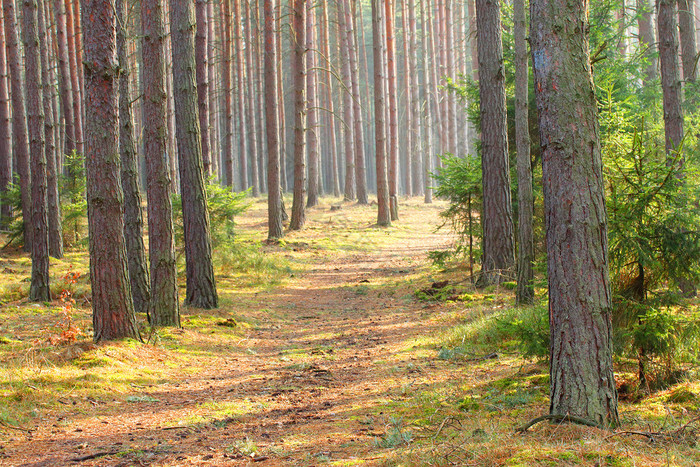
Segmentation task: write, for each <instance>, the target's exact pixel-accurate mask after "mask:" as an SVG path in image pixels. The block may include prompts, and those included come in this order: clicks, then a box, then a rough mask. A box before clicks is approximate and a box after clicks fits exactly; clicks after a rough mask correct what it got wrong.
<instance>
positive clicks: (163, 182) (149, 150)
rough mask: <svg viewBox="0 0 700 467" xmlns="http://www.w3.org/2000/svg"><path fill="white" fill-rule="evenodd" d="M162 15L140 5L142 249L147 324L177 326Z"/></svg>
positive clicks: (152, 4)
mask: <svg viewBox="0 0 700 467" xmlns="http://www.w3.org/2000/svg"><path fill="white" fill-rule="evenodd" d="M164 21H165V13H164V11H163V2H162V0H144V1H143V2H142V4H141V25H142V28H143V31H142V34H143V61H144V63H148V65H149V66H147V67H144V69H143V82H144V93H143V99H144V101H143V105H144V135H143V138H144V148H145V156H146V172H147V173H146V176H147V185H148V191H147V198H148V200H147V201H148V248H149V256H150V263H151V303H150V305H149V318H150V320H151V324H152V325H153V326H178V327H179V326H180V305H179V303H178V298H177V270H176V264H175V239H174V232H173V205H172V201H171V199H170V195H171V193H172V191H171V186H172V184H171V180H170V166H169V160H168V159H169V158H167V157H165V156H164V155H165V154H168V121H167V118H168V116H167V101H166V100H167V94H166V92H165V70H166V68H165V37H166V30H165V23H164Z"/></svg>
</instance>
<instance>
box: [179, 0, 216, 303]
mask: <svg viewBox="0 0 700 467" xmlns="http://www.w3.org/2000/svg"><path fill="white" fill-rule="evenodd" d="M170 24H171V31H172V51H173V55H172V58H173V84H174V88H175V93H174V94H175V95H174V96H173V97H174V98H175V119H176V123H177V125H176V132H177V148H178V162H179V170H180V193H181V194H182V221H183V222H182V223H183V226H184V231H185V270H186V277H187V292H186V295H185V305H190V306H193V307H195V308H205V309H211V308H216V307H217V306H218V304H219V297H218V294H217V292H216V280H215V279H214V265H213V263H212V251H211V234H210V227H209V211H208V209H207V194H206V190H205V189H204V167H203V162H202V141H204V137H203V135H202V133H201V132H200V128H199V121H200V120H199V113H198V109H199V105H198V104H199V102H201V99H199V98H198V94H197V86H196V84H195V83H196V81H197V77H196V52H195V29H196V19H195V11H194V8H193V6H192V3H191V1H190V0H172V2H171V4H170ZM204 101H206V99H204Z"/></svg>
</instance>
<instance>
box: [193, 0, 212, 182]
mask: <svg viewBox="0 0 700 467" xmlns="http://www.w3.org/2000/svg"><path fill="white" fill-rule="evenodd" d="M207 2H208V0H196V8H197V35H196V37H195V47H196V49H195V54H196V55H195V58H196V60H197V65H196V66H197V102H198V106H199V128H200V132H201V136H202V164H203V168H204V178H205V180H206V179H208V178H209V177H210V176H211V166H212V163H211V154H212V152H211V150H210V147H209V140H210V138H209V130H210V129H209V95H208V94H209V73H208V72H209V57H208V54H207V44H208V42H209V41H208V33H209V30H208V27H207V23H208V21H209V19H208V17H207Z"/></svg>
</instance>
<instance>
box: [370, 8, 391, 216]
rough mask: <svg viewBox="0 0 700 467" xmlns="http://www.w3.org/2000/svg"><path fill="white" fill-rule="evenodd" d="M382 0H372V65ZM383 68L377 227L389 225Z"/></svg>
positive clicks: (377, 103)
mask: <svg viewBox="0 0 700 467" xmlns="http://www.w3.org/2000/svg"><path fill="white" fill-rule="evenodd" d="M381 1H382V0H372V39H373V40H372V42H373V43H374V63H381V61H382V52H383V46H382V38H381V23H382V21H383V18H382V5H380V4H378V3H379V2H381ZM382 72H383V67H381V66H375V67H374V131H375V148H376V149H375V151H376V155H377V225H380V226H389V225H391V206H390V199H389V181H388V180H387V165H386V162H387V160H386V122H385V120H384V113H385V111H386V110H385V108H384V106H385V105H386V104H385V96H384V81H385V77H384V75H383V73H382Z"/></svg>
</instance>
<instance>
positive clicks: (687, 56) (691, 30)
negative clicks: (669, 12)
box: [678, 0, 698, 103]
mask: <svg viewBox="0 0 700 467" xmlns="http://www.w3.org/2000/svg"><path fill="white" fill-rule="evenodd" d="M693 4H694V1H693V0H678V30H679V32H680V42H681V60H682V62H683V80H684V81H686V82H689V83H691V82H694V81H695V80H696V78H697V74H698V71H697V68H698V65H697V61H698V56H697V53H698V50H697V44H696V43H695V17H694V12H693ZM687 97H688V98H689V100H692V101H693V103H694V102H697V99H695V98H694V96H690V95H689V96H687Z"/></svg>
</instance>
